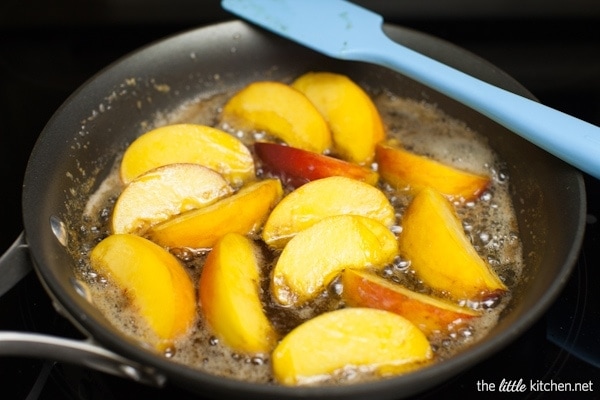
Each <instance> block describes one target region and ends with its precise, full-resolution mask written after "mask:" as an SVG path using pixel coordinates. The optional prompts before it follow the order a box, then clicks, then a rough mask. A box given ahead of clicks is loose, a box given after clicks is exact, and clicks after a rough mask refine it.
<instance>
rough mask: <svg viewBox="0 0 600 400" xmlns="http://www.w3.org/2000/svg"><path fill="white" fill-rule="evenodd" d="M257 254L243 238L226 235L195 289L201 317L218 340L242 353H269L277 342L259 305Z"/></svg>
mask: <svg viewBox="0 0 600 400" xmlns="http://www.w3.org/2000/svg"><path fill="white" fill-rule="evenodd" d="M257 252H258V249H256V248H255V247H254V245H253V243H252V241H251V240H250V239H248V238H247V237H246V236H243V235H240V234H238V233H228V234H226V235H225V236H223V237H222V238H221V239H219V241H218V242H217V243H216V244H215V246H214V248H213V249H212V250H211V252H210V253H209V254H208V257H207V258H206V262H205V263H204V267H203V269H202V274H201V275H200V282H199V289H198V290H199V299H200V304H201V308H202V311H203V313H204V317H205V318H206V320H207V322H208V324H209V325H210V327H211V328H212V329H213V331H214V332H215V334H216V335H217V337H219V338H220V339H221V340H223V342H224V343H225V344H226V345H228V346H229V347H231V348H232V349H234V350H235V351H239V352H244V353H269V352H270V351H271V350H273V347H275V342H276V340H277V333H276V332H275V330H274V329H273V327H272V326H271V323H270V322H269V320H268V319H267V317H266V315H265V313H264V312H263V308H262V303H261V301H260V296H259V292H260V266H259V259H260V257H259V255H258V253H257Z"/></svg>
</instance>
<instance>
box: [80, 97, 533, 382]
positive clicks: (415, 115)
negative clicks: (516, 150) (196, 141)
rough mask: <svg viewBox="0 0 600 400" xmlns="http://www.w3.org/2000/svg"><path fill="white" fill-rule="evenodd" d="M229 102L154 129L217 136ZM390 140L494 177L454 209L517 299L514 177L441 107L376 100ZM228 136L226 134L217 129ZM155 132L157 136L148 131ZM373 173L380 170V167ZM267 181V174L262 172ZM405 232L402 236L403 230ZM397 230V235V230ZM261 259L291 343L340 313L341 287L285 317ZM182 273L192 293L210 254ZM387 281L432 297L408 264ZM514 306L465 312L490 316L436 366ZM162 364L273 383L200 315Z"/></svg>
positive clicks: (108, 292) (443, 342) (97, 285)
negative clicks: (208, 128)
mask: <svg viewBox="0 0 600 400" xmlns="http://www.w3.org/2000/svg"><path fill="white" fill-rule="evenodd" d="M227 98H228V94H226V93H224V94H220V95H216V96H213V97H211V98H209V99H202V100H198V101H194V102H192V103H190V104H187V105H185V106H183V107H182V108H181V109H179V110H178V111H177V112H175V113H173V114H172V115H168V116H164V115H163V116H161V117H160V118H159V119H157V121H155V122H154V124H153V125H154V127H156V126H160V125H164V124H170V123H180V122H190V123H200V124H206V125H212V126H215V124H216V121H217V118H216V117H215V116H216V115H217V114H218V112H219V109H220V107H221V106H222V105H223V104H224V102H225V101H226V99H227ZM374 101H375V104H376V106H377V107H378V109H379V111H380V113H381V116H382V118H383V121H384V125H385V127H386V131H387V133H388V135H389V136H394V137H397V138H398V139H400V141H401V142H402V143H403V145H404V146H405V147H407V148H408V149H410V150H412V151H415V152H417V153H421V154H426V155H428V156H431V157H432V158H434V159H437V160H439V161H442V162H445V163H448V164H450V165H453V166H456V167H458V168H462V169H466V170H469V171H472V172H475V173H481V174H486V175H489V176H491V177H492V183H491V185H490V187H489V189H488V190H487V191H486V192H485V193H483V195H482V196H481V198H480V199H478V200H477V201H474V202H469V203H456V209H457V211H458V214H459V216H460V217H461V219H462V221H463V227H464V229H465V232H466V233H467V234H468V235H469V237H470V238H471V241H472V243H473V244H474V245H475V247H476V249H477V251H478V252H479V254H480V255H481V256H482V258H484V259H485V260H487V262H488V263H489V264H490V265H491V266H492V268H494V269H495V270H496V272H497V273H498V274H499V276H500V277H501V278H502V279H503V280H504V282H505V283H506V284H507V286H508V287H509V288H510V289H512V288H514V287H515V286H516V285H518V282H519V280H520V277H521V272H522V271H521V270H522V266H523V260H522V254H521V244H520V240H519V233H518V229H517V223H516V217H515V213H514V209H513V206H512V204H511V198H510V196H509V192H508V184H509V181H508V176H507V175H506V174H505V173H503V168H502V163H501V160H498V159H497V156H496V154H495V153H494V152H493V150H492V149H490V148H489V146H488V145H487V143H486V140H485V139H484V138H483V137H482V136H480V135H479V134H478V133H477V132H474V131H473V130H471V129H470V128H468V127H467V126H466V125H465V124H464V123H462V122H460V121H457V120H455V119H452V118H450V117H449V116H448V115H446V114H444V113H443V112H442V111H440V110H439V109H438V108H436V107H435V106H434V105H431V104H427V103H423V102H418V101H414V100H410V99H405V98H402V97H397V96H395V95H393V94H391V93H387V92H383V93H381V94H379V95H377V96H376V97H374ZM217 127H218V128H222V129H224V130H228V127H226V126H217ZM149 128H151V127H149ZM231 133H232V134H233V135H235V136H236V137H238V138H239V139H241V140H242V141H243V142H245V143H246V144H251V143H252V142H253V141H254V140H255V139H256V138H257V137H260V136H261V135H262V134H261V133H250V132H231ZM117 166H118V160H117V164H116V165H115V168H114V171H113V173H112V174H111V175H110V176H109V177H108V178H107V179H106V180H105V181H104V182H103V183H102V185H101V186H100V189H98V191H97V192H96V193H94V195H93V196H92V197H91V198H90V200H89V201H88V203H87V205H86V209H85V214H86V219H87V221H89V224H90V226H89V227H87V228H86V231H88V232H95V233H94V234H93V235H92V236H94V237H93V238H91V239H90V240H92V241H93V242H97V241H98V240H100V239H102V238H103V237H104V236H106V235H107V234H108V233H109V228H108V221H109V219H110V212H111V208H112V205H113V204H114V200H115V199H116V197H117V196H118V194H119V192H120V191H121V189H122V187H121V183H120V181H119V178H118V174H117V171H118V168H117ZM374 167H375V168H376V166H374ZM258 173H259V174H260V173H261V172H260V169H259V170H258ZM381 189H382V190H383V191H384V192H385V193H386V195H387V196H388V198H389V199H390V201H391V202H392V204H393V205H394V206H395V208H396V211H397V215H398V218H399V219H398V220H399V221H400V224H401V216H402V214H403V212H404V210H405V208H406V206H407V205H408V204H409V202H410V196H409V195H408V194H406V193H403V192H401V191H397V190H394V189H391V188H390V187H387V186H386V185H382V186H381ZM396 228H399V227H396ZM398 230H399V229H398ZM83 247H84V248H83V249H81V254H82V259H83V262H82V263H81V267H80V271H79V273H80V275H81V278H82V280H83V281H84V282H86V283H87V284H88V286H89V290H90V294H91V298H92V301H93V303H94V304H95V305H96V306H97V307H98V308H99V309H100V310H101V311H102V312H103V313H104V314H105V315H106V316H107V318H108V319H109V320H110V321H111V322H112V323H113V324H114V325H115V326H116V327H117V328H118V329H120V330H122V331H123V332H125V333H127V334H128V335H130V336H132V337H134V338H137V339H139V341H140V343H141V345H145V344H144V343H147V342H151V341H152V334H151V333H150V332H149V330H148V329H146V327H145V326H144V323H143V322H142V321H140V319H139V318H138V317H137V315H136V311H135V310H134V309H132V307H131V304H130V302H129V301H128V299H127V297H126V295H125V294H124V293H122V292H121V291H120V290H118V289H116V288H115V287H114V286H112V285H111V283H110V282H107V280H106V279H105V278H104V277H102V276H98V275H97V274H96V273H95V272H94V271H92V270H91V269H90V268H89V265H87V264H86V262H85V258H86V256H87V254H88V251H89V249H90V247H91V245H90V244H89V243H87V245H86V246H83ZM261 249H262V252H263V255H264V260H265V261H264V269H263V285H262V287H263V289H264V290H263V303H264V308H265V310H266V311H267V313H268V315H269V317H270V319H271V320H272V321H273V324H274V326H275V327H276V328H277V329H278V330H279V331H280V333H282V334H284V333H286V332H288V331H289V330H291V329H292V328H293V327H294V326H296V325H298V324H299V323H301V322H302V321H304V320H306V319H308V318H310V317H311V316H313V315H316V314H318V313H320V312H323V311H325V310H329V309H335V308H338V307H343V304H342V303H341V301H340V299H339V293H338V292H339V290H340V285H339V284H338V282H334V283H333V284H332V285H331V286H330V288H329V289H328V291H327V292H326V293H324V294H323V295H322V296H320V297H319V298H318V299H317V300H315V301H314V302H311V303H310V304H309V305H308V306H305V307H303V308H301V309H289V308H281V307H279V306H278V305H277V304H275V303H273V302H271V301H270V298H269V296H268V293H267V291H268V279H269V272H270V269H271V268H272V264H273V260H274V259H275V257H276V254H272V253H271V252H270V250H269V249H267V248H266V247H265V246H261ZM171 251H172V253H173V254H175V255H176V256H177V257H178V258H179V259H180V260H181V261H182V263H184V265H185V268H186V270H187V271H188V272H189V274H190V275H191V277H192V279H193V281H194V282H195V283H197V282H198V279H199V276H200V273H201V270H202V264H203V261H204V259H205V257H206V252H205V251H199V250H193V249H171ZM385 275H386V276H387V277H388V278H389V279H392V280H395V281H399V282H403V283H405V284H407V285H409V286H411V287H413V288H414V289H417V290H420V291H424V292H427V288H425V287H423V286H422V284H421V283H420V282H419V281H418V280H417V279H415V277H414V274H413V272H412V271H411V269H410V267H407V266H406V265H405V264H403V263H402V262H400V263H397V264H396V265H390V266H389V267H387V268H386V269H385ZM509 299H510V293H508V294H506V295H505V296H504V297H503V298H502V300H501V301H500V302H499V303H497V304H491V305H477V304H467V305H468V306H474V307H482V306H483V308H485V309H486V311H485V312H484V314H483V316H482V317H481V318H479V319H477V321H476V322H474V323H472V324H471V325H470V326H468V327H465V328H462V329H459V330H457V331H455V332H452V333H451V334H449V335H448V336H440V337H435V338H431V344H432V348H433V349H434V352H435V358H436V360H443V359H446V358H448V357H451V356H452V355H454V354H456V353H457V352H460V351H461V350H462V349H464V348H465V347H468V346H470V345H471V344H473V343H475V342H476V341H478V340H480V339H481V338H482V337H484V336H485V335H486V333H487V332H488V331H489V330H490V329H491V328H492V327H493V326H494V325H495V324H496V322H497V319H498V318H499V315H500V313H501V311H502V310H503V309H504V308H505V306H506V304H507V302H508V301H509ZM164 356H165V357H168V358H170V359H172V360H173V361H174V362H178V363H183V364H186V365H189V366H192V367H193V368H197V369H200V370H203V371H206V372H208V373H210V374H215V375H219V376H226V377H232V378H236V379H240V380H245V381H251V382H273V377H272V374H271V366H270V359H269V355H268V354H265V355H245V354H237V353H235V352H233V351H232V350H231V349H229V348H227V347H226V346H224V345H222V344H221V343H220V342H219V340H218V339H217V338H216V337H215V336H214V335H213V334H212V332H211V331H210V329H209V328H208V327H207V326H206V324H205V322H204V320H203V318H202V315H201V312H200V311H199V315H198V318H197V322H196V324H195V326H194V328H193V329H192V331H191V332H190V333H189V335H187V336H186V337H184V338H181V339H179V340H178V341H177V342H175V343H173V345H172V346H171V347H170V348H168V349H167V350H166V351H165V354H164ZM369 379H376V377H374V376H373V375H372V374H371V373H369V372H368V371H367V372H364V371H357V370H353V369H350V368H349V369H347V370H344V371H339V373H336V374H335V376H333V377H327V378H326V379H324V380H323V381H321V382H319V383H320V384H322V383H327V384H340V383H343V384H346V383H353V382H359V381H364V380H369Z"/></svg>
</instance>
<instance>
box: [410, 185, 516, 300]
mask: <svg viewBox="0 0 600 400" xmlns="http://www.w3.org/2000/svg"><path fill="white" fill-rule="evenodd" d="M399 246H400V253H401V254H402V255H403V256H404V257H406V258H408V259H409V260H410V261H411V266H412V268H413V269H414V270H415V271H416V273H417V275H418V276H419V278H420V279H422V280H423V282H425V284H427V285H429V286H430V287H432V288H434V289H436V290H439V291H442V292H446V293H448V294H450V295H451V296H452V297H454V298H456V299H459V300H460V299H468V300H481V299H485V298H486V297H488V296H494V295H497V294H499V293H502V292H504V291H506V290H507V288H506V286H505V285H504V283H503V282H502V281H501V280H500V278H499V277H498V276H497V275H496V273H495V272H494V271H493V270H492V269H491V267H490V266H489V265H488V264H486V262H485V261H484V260H483V259H482V258H481V257H480V256H479V254H477V251H476V250H475V248H474V247H473V245H472V244H471V242H470V241H469V239H468V238H467V236H466V235H465V233H464V231H463V228H462V224H461V222H460V220H459V219H458V217H457V216H456V214H455V212H454V209H453V207H452V204H451V203H450V202H449V201H448V200H446V199H445V198H444V197H443V196H442V195H441V194H440V193H438V192H436V191H435V190H433V189H429V188H426V189H423V190H422V191H421V192H419V193H418V194H417V196H415V198H414V199H413V201H412V203H411V204H410V205H409V207H408V209H407V210H406V212H405V214H404V217H403V219H402V233H401V234H400V237H399Z"/></svg>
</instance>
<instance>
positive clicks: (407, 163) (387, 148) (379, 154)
mask: <svg viewBox="0 0 600 400" xmlns="http://www.w3.org/2000/svg"><path fill="white" fill-rule="evenodd" d="M375 161H376V162H377V164H378V166H379V168H378V171H379V175H380V176H381V178H382V179H383V180H384V181H387V182H388V183H390V184H391V185H392V186H395V187H397V188H400V189H403V188H408V189H409V190H412V191H413V192H416V191H418V190H420V189H422V188H424V187H432V188H434V189H436V190H437V191H439V192H441V193H443V194H444V195H445V196H447V197H449V198H450V199H464V200H467V201H468V200H473V199H475V198H477V197H478V196H479V195H480V194H481V193H483V191H484V190H485V189H486V188H487V187H488V185H489V183H490V178H489V177H487V176H483V175H478V174H473V173H471V172H467V171H463V170H459V169H457V168H454V167H451V166H449V165H446V164H443V163H440V162H438V161H436V160H433V159H431V158H428V157H425V156H422V155H418V154H414V153H411V152H409V151H407V150H405V149H403V148H402V147H401V146H400V145H398V144H397V143H394V142H393V141H392V142H388V143H379V144H378V145H377V146H376V149H375Z"/></svg>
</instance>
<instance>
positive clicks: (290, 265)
mask: <svg viewBox="0 0 600 400" xmlns="http://www.w3.org/2000/svg"><path fill="white" fill-rule="evenodd" d="M316 182H317V181H316ZM397 254H398V244H397V241H396V237H395V236H394V234H393V233H392V231H391V230H389V229H388V228H387V227H386V226H385V225H383V224H382V223H380V222H379V221H377V220H375V219H372V218H368V217H363V216H360V215H336V216H332V217H327V218H324V219H323V220H321V221H319V222H317V223H316V224H314V225H313V226H311V227H310V228H307V229H305V230H303V231H301V232H300V233H298V234H297V235H296V236H295V237H294V238H293V239H292V240H290V241H289V243H288V244H287V245H286V246H285V247H284V248H283V251H282V252H281V255H280V256H279V259H278V260H277V263H276V264H275V268H274V270H273V274H272V279H271V291H272V294H273V296H274V298H275V299H276V300H277V301H278V302H279V303H280V304H282V305H300V304H302V303H305V302H306V301H308V300H310V299H312V298H314V297H315V296H317V295H318V294H319V293H320V292H322V291H323V290H325V287H326V286H327V285H328V284H329V283H330V282H331V281H332V280H333V279H334V278H335V277H336V276H337V275H339V273H340V272H341V271H343V270H344V269H345V268H356V269H364V268H369V267H373V268H383V267H384V266H385V265H387V264H389V263H391V262H392V261H393V259H394V258H395V257H396V255H397Z"/></svg>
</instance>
